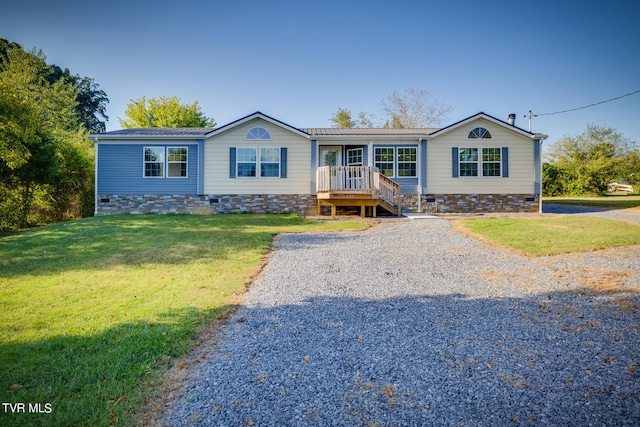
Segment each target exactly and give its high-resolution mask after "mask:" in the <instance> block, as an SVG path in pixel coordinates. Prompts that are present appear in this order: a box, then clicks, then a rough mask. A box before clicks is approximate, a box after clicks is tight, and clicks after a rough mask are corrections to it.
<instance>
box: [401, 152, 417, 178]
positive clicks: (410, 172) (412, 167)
mask: <svg viewBox="0 0 640 427" xmlns="http://www.w3.org/2000/svg"><path fill="white" fill-rule="evenodd" d="M417 153H418V149H417V148H416V147H398V178H413V177H416V176H418V174H417V173H418V169H417V164H418V159H417V156H418V154H417Z"/></svg>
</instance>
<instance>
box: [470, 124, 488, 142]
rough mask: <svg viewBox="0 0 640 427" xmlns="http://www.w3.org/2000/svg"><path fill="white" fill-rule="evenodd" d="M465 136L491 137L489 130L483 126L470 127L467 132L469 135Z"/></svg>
mask: <svg viewBox="0 0 640 427" xmlns="http://www.w3.org/2000/svg"><path fill="white" fill-rule="evenodd" d="M467 138H469V139H490V138H491V132H489V131H488V130H487V129H485V128H482V127H477V128H473V129H471V132H469V135H467Z"/></svg>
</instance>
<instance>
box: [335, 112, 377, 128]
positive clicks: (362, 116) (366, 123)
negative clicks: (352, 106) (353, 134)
mask: <svg viewBox="0 0 640 427" xmlns="http://www.w3.org/2000/svg"><path fill="white" fill-rule="evenodd" d="M329 120H330V121H331V123H333V125H332V127H334V128H342V129H347V128H372V127H374V120H375V118H374V117H373V115H371V114H368V113H365V112H364V111H360V112H359V113H358V118H357V119H354V118H352V115H351V110H347V109H344V108H338V111H336V113H335V114H334V115H333V116H332V117H331V118H330V119H329Z"/></svg>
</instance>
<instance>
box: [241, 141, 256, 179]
mask: <svg viewBox="0 0 640 427" xmlns="http://www.w3.org/2000/svg"><path fill="white" fill-rule="evenodd" d="M257 166H258V165H257V158H256V149H255V148H246V147H238V148H237V150H236V171H237V176H238V177H239V178H241V177H242V178H245V177H255V176H256V171H257V170H258V168H257Z"/></svg>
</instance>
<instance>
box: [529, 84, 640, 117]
mask: <svg viewBox="0 0 640 427" xmlns="http://www.w3.org/2000/svg"><path fill="white" fill-rule="evenodd" d="M638 92H640V89H638V90H636V91H635V92H629V93H625V94H624V95H620V96H616V97H615V98H611V99H607V100H606V101H600V102H596V103H595V104H589V105H585V106H584V107H578V108H571V109H569V110H562V111H554V112H553V113H540V114H533V116H534V117H538V116H550V115H552V114H562V113H568V112H570V111H576V110H583V109H585V108H589V107H595V106H596V105H600V104H606V103H607V102H611V101H615V100H616V99H620V98H624V97H625V96H631V95H635V94H636V93H638ZM529 114H531V112H529ZM528 116H529V115H525V117H528Z"/></svg>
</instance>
